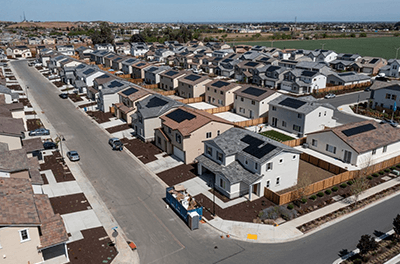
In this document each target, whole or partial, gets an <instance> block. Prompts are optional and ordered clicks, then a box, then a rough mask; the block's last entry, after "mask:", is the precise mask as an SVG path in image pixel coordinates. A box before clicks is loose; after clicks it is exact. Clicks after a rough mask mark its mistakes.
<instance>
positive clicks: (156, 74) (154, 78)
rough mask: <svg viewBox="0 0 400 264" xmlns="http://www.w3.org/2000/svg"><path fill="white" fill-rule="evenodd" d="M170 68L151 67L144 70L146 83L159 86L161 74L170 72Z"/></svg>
mask: <svg viewBox="0 0 400 264" xmlns="http://www.w3.org/2000/svg"><path fill="white" fill-rule="evenodd" d="M170 69H171V67H169V66H151V67H147V68H144V81H145V83H147V84H159V83H160V74H161V73H163V72H165V71H168V70H170Z"/></svg>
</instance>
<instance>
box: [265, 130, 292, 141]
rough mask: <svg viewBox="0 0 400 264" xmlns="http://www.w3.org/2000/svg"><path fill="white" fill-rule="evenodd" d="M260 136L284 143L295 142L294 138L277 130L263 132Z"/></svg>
mask: <svg viewBox="0 0 400 264" xmlns="http://www.w3.org/2000/svg"><path fill="white" fill-rule="evenodd" d="M260 135H263V136H265V137H269V138H272V139H273V140H276V141H279V142H284V141H289V140H293V139H294V138H292V137H289V136H287V135H285V134H282V133H280V132H278V131H275V130H268V131H265V132H261V133H260Z"/></svg>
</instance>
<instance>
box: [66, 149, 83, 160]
mask: <svg viewBox="0 0 400 264" xmlns="http://www.w3.org/2000/svg"><path fill="white" fill-rule="evenodd" d="M67 157H68V158H69V160H70V161H79V160H80V157H79V154H78V152H76V151H68V152H67Z"/></svg>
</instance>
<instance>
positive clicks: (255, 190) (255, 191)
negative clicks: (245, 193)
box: [253, 183, 258, 195]
mask: <svg viewBox="0 0 400 264" xmlns="http://www.w3.org/2000/svg"><path fill="white" fill-rule="evenodd" d="M253 193H254V194H256V195H258V183H257V184H254V185H253Z"/></svg>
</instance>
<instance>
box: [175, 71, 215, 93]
mask: <svg viewBox="0 0 400 264" xmlns="http://www.w3.org/2000/svg"><path fill="white" fill-rule="evenodd" d="M211 81H212V80H211V79H210V78H209V77H208V76H207V75H205V76H202V75H198V74H193V73H192V74H189V75H186V76H183V77H181V78H179V79H178V88H177V91H178V95H179V96H180V97H183V98H194V97H200V96H202V95H204V94H205V91H206V86H205V85H206V84H207V83H209V82H211Z"/></svg>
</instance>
